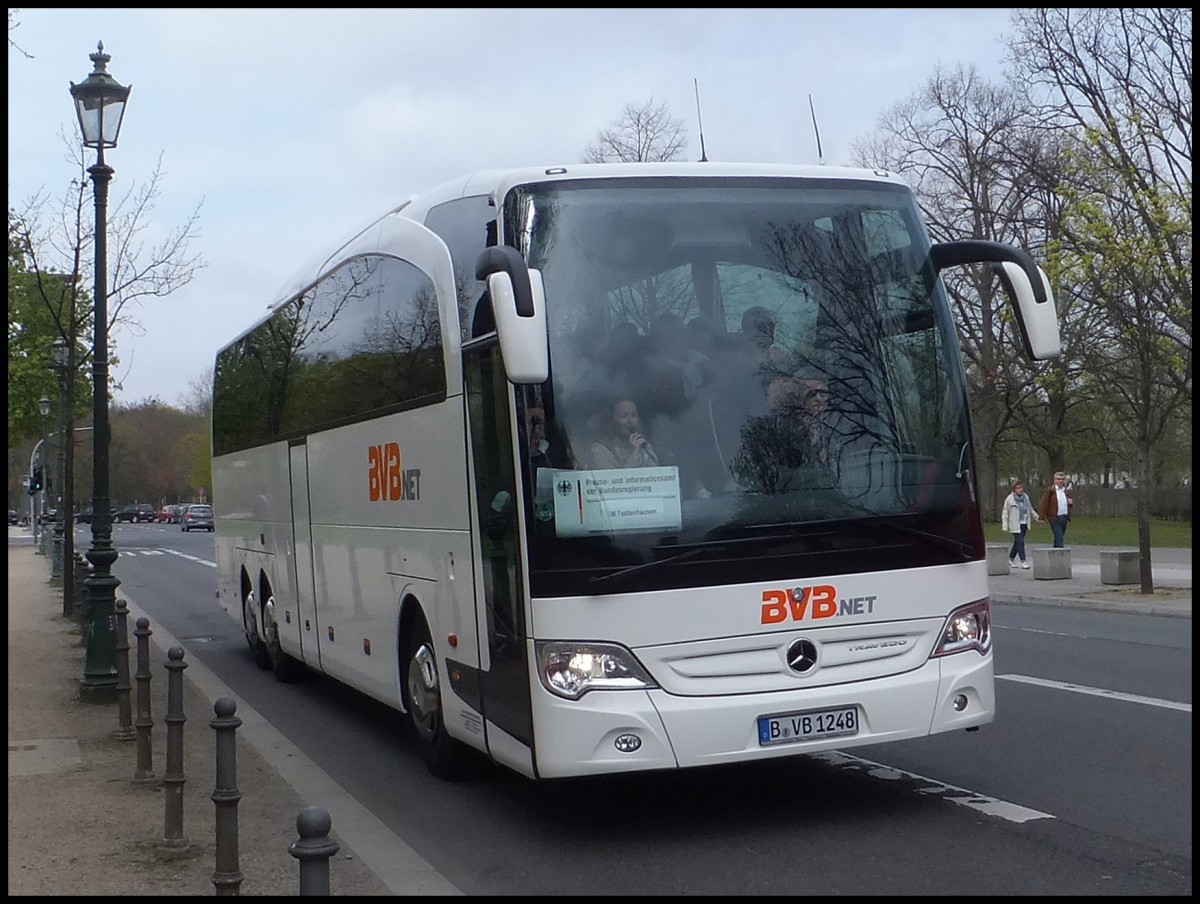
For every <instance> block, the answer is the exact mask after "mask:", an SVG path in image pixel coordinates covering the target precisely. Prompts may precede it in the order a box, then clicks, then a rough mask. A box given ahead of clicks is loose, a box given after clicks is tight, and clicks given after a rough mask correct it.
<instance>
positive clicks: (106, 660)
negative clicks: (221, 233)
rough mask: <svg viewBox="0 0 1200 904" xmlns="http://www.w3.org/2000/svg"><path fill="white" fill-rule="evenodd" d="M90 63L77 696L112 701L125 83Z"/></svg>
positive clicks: (82, 117) (77, 94)
mask: <svg viewBox="0 0 1200 904" xmlns="http://www.w3.org/2000/svg"><path fill="white" fill-rule="evenodd" d="M88 58H89V59H90V60H91V61H92V64H93V66H94V67H95V68H94V69H93V70H92V72H91V74H90V75H88V77H87V78H86V79H84V81H83V82H82V83H81V84H78V85H76V84H75V83H74V82H72V83H71V97H72V98H74V100H75V112H76V114H77V115H78V117H79V128H80V131H81V132H82V133H83V146H84V147H85V148H95V149H96V163H95V165H93V166H91V167H89V168H88V173H89V174H90V175H91V177H92V185H93V187H94V190H95V191H94V193H95V196H96V239H95V242H96V265H95V271H96V273H95V276H96V282H95V288H94V290H93V296H94V301H95V314H94V317H93V320H94V323H93V326H94V330H95V338H94V340H93V343H92V394H93V397H94V409H93V417H92V423H93V425H94V426H95V430H94V431H93V433H92V440H93V446H92V450H93V451H92V545H91V548H90V549H88V551H87V560H88V561H89V562H91V563H92V566H93V570H92V572H91V574H89V575H88V578H87V580H86V581H84V587H85V588H86V589H87V593H88V605H89V611H90V613H91V616H90V619H89V622H88V637H87V654H86V656H85V659H84V665H83V679H82V680H81V681H80V684H79V695H80V697H81V698H82V699H83V700H84V701H85V702H89V703H109V702H112V701H114V700H116V699H117V626H116V602H117V587H118V586H119V585H120V583H121V582H120V581H118V580H117V579H116V578H115V577H114V576H113V573H112V566H113V563H114V562H116V561H117V551H116V549H114V548H113V545H112V509H111V506H110V504H109V496H108V445H109V426H108V235H107V227H108V183H109V182H110V181H112V175H113V170H112V167H110V166H108V165H107V164H106V163H105V162H104V149H105V148H113V147H116V146H117V135H118V134H119V133H120V131H121V120H122V118H124V116H125V102H126V101H127V100H128V99H129V90H130V89H129V88H127V87H124V86H123V85H121V84H120V83H119V82H117V80H116V79H114V78H113V77H112V76H111V75H109V74H108V70H107V66H108V61H109V60H110V59H112V57H111V56H109V55H108V54H107V53H105V52H104V42H102V41H101V42H99V43H98V44H97V45H96V52H95V53H93V54H90V55H89V57H88Z"/></svg>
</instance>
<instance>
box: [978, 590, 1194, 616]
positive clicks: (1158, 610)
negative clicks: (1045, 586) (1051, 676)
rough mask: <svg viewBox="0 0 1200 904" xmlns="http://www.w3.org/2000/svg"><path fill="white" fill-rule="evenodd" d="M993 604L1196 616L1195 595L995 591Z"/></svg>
mask: <svg viewBox="0 0 1200 904" xmlns="http://www.w3.org/2000/svg"><path fill="white" fill-rule="evenodd" d="M989 597H990V599H991V601H992V602H993V603H1009V604H1017V605H1026V606H1059V607H1062V608H1064V609H1101V610H1103V611H1105V612H1124V613H1127V614H1129V615H1157V616H1164V617H1168V618H1186V619H1190V618H1191V617H1192V598H1191V594H1190V593H1189V594H1188V595H1187V596H1186V597H1184V596H1179V597H1177V598H1175V599H1165V600H1155V601H1153V602H1141V601H1126V600H1103V599H1095V598H1094V597H1088V596H1024V595H1022V594H1011V593H992V594H989Z"/></svg>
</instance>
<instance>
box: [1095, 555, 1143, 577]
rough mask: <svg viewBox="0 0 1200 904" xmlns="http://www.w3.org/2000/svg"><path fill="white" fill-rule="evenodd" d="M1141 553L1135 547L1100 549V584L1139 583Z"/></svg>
mask: <svg viewBox="0 0 1200 904" xmlns="http://www.w3.org/2000/svg"><path fill="white" fill-rule="evenodd" d="M1140 561H1141V555H1140V553H1138V551H1137V550H1136V549H1102V550H1100V583H1101V584H1140V583H1141V582H1142V572H1141V567H1140V565H1139V562H1140Z"/></svg>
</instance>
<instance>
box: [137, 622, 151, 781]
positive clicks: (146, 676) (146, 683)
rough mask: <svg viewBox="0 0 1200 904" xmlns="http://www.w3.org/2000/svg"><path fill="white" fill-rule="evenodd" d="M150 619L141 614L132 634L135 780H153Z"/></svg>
mask: <svg viewBox="0 0 1200 904" xmlns="http://www.w3.org/2000/svg"><path fill="white" fill-rule="evenodd" d="M153 633H154V632H153V631H151V630H150V619H148V618H146V617H145V616H142V617H141V618H139V619H138V620H137V627H136V628H134V631H133V636H134V637H136V638H137V672H136V673H135V674H134V676H133V677H134V679H135V680H136V681H137V719H136V721H135V722H134V723H133V725H134V728H136V729H137V771H136V772H134V773H133V780H134V781H135V782H153V781H154V762H153V757H152V756H151V749H150V730H151V729H152V728H153V727H154V719H153V718H151V716H150V635H151V634H153Z"/></svg>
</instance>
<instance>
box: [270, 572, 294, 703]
mask: <svg viewBox="0 0 1200 904" xmlns="http://www.w3.org/2000/svg"><path fill="white" fill-rule="evenodd" d="M263 636H264V637H265V638H266V641H265V642H264V643H263V646H264V647H265V648H266V651H267V664H268V667H269V668H270V669H271V670H272V671H273V672H274V673H275V678H276V680H278V681H282V682H285V683H286V682H289V681H292V680H293V679H294V678H295V677H296V667H297V662H296V660H294V659H293V658H292V657H291V656H289V655H288V654H287V653H285V652H283V646H282V645H281V644H280V643H279V624H278V622H277V621H276V620H275V596H274V594H272V595H270V596H268V597H267V602H266V604H265V605H264V606H263Z"/></svg>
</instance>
